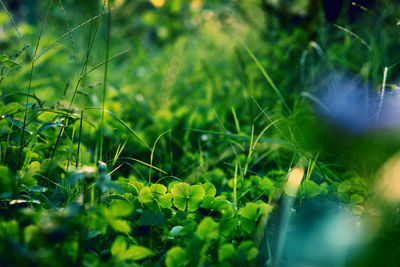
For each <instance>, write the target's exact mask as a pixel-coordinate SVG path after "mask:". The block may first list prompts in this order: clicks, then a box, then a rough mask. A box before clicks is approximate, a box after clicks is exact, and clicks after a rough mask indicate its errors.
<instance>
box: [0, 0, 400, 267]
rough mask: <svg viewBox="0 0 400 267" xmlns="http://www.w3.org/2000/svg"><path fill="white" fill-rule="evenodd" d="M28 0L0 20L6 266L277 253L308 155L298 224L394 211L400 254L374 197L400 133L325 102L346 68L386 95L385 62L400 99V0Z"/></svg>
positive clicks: (0, 192) (197, 262) (254, 262)
mask: <svg viewBox="0 0 400 267" xmlns="http://www.w3.org/2000/svg"><path fill="white" fill-rule="evenodd" d="M5 2H7V1H5ZM17 2H21V1H17ZM25 2H26V3H24V4H21V3H19V4H20V5H22V7H21V10H17V11H15V10H9V11H10V15H8V14H7V13H6V12H5V11H4V7H3V6H2V5H1V10H2V11H1V12H0V50H1V55H0V98H1V101H0V102H1V103H0V214H1V217H0V252H1V254H2V257H1V258H0V265H1V266H53V265H54V264H57V265H59V266H60V267H61V266H164V265H166V266H168V267H172V266H173V267H175V266H260V265H263V264H265V263H266V262H273V259H271V257H272V255H271V252H270V250H271V249H272V251H273V250H274V249H275V248H274V247H273V246H274V245H276V244H274V242H275V241H274V240H275V239H276V237H277V235H279V230H278V229H280V227H281V226H282V225H279V220H277V218H278V217H280V214H281V213H283V212H285V211H282V207H281V206H280V203H285V199H283V200H282V198H284V197H285V196H284V195H285V194H282V192H283V190H284V186H285V183H286V177H287V175H288V172H289V171H290V170H291V169H293V167H294V165H295V164H297V162H300V163H301V164H304V166H302V167H304V168H305V167H307V166H308V168H307V170H306V175H305V178H304V179H303V180H302V181H301V184H300V188H299V192H298V194H297V195H296V197H294V196H293V198H290V201H292V202H291V205H292V206H291V207H289V210H290V211H289V213H290V214H291V215H293V217H296V215H300V214H301V212H302V210H303V209H307V206H306V205H307V203H310V202H316V203H319V204H321V203H325V201H326V202H333V203H335V205H337V206H339V207H340V208H341V209H342V207H344V208H345V210H346V212H348V213H349V214H352V215H355V216H356V217H355V218H357V220H358V219H359V220H362V219H363V218H369V217H374V216H375V217H376V216H379V215H377V214H379V212H381V211H382V216H381V217H380V218H379V220H378V219H376V220H375V219H374V220H371V221H372V222H374V223H375V221H382V229H383V230H382V231H381V232H379V234H380V236H382V239H383V240H384V242H382V243H383V244H391V247H393V250H394V251H395V250H396V248H398V247H397V243H396V242H398V233H399V232H400V231H399V229H400V228H399V225H400V219H399V216H398V212H397V209H395V208H393V207H389V208H387V209H386V206H385V207H383V205H381V203H380V202H379V201H375V200H376V197H377V196H376V195H379V192H378V193H377V194H375V193H374V192H372V193H371V188H374V181H373V178H374V177H375V176H376V173H378V169H379V168H380V167H381V165H382V164H384V162H385V161H386V160H387V159H388V158H389V157H390V156H391V155H392V154H394V153H395V152H396V151H397V148H398V147H399V144H400V141H399V140H398V138H397V137H393V136H397V135H398V133H397V132H394V133H391V135H390V136H384V137H385V138H386V137H387V138H386V139H387V140H389V141H383V139H385V138H382V136H379V137H376V136H375V135H374V134H375V133H374V134H371V135H369V134H365V135H361V134H360V135H354V136H355V137H353V136H350V137H349V135H348V134H347V133H345V134H343V135H345V137H343V138H342V139H340V138H341V137H340V136H341V130H340V129H336V128H334V127H331V126H327V125H325V123H324V122H321V118H320V116H319V115H315V112H314V109H313V106H318V105H320V104H321V103H320V101H319V98H320V96H319V91H318V90H319V89H320V88H322V89H326V88H327V85H326V83H328V82H327V80H328V77H327V76H329V73H337V72H338V70H342V71H344V72H348V73H349V75H351V76H353V75H354V76H359V77H361V78H362V79H363V83H364V84H365V86H369V87H374V88H380V86H381V78H382V77H381V72H382V70H381V68H382V67H383V66H389V70H390V71H389V75H388V77H387V78H388V84H387V86H386V88H385V89H386V90H387V93H388V94H389V95H396V91H397V89H398V86H397V85H396V84H395V82H396V79H395V78H394V77H393V76H394V74H395V73H398V71H399V65H398V61H399V60H400V56H399V55H398V54H397V53H393V51H397V46H398V44H397V43H398V42H397V41H396V40H397V39H396V38H394V37H393V36H398V33H399V31H400V30H399V29H400V28H399V27H397V26H396V25H395V24H396V23H397V21H396V19H395V18H397V17H399V16H400V14H398V11H396V10H398V9H396V8H394V5H395V4H393V3H390V4H389V3H388V1H384V2H385V3H386V4H387V5H386V6H385V5H382V6H385V7H381V8H380V9H378V10H377V12H375V11H374V12H367V13H368V16H370V18H367V17H362V18H360V21H359V22H355V23H354V24H351V23H350V20H347V19H346V18H345V17H344V15H342V16H341V17H340V18H339V20H338V21H337V25H339V24H340V25H344V26H346V28H343V27H342V28H334V27H332V26H331V25H330V24H328V23H326V22H325V21H324V19H323V15H322V12H323V11H322V9H320V8H317V7H314V8H315V9H316V10H308V9H311V8H312V5H311V4H310V3H311V2H313V1H296V4H295V5H293V7H291V8H290V9H289V11H288V12H289V13H287V14H288V15H289V16H285V14H284V13H283V14H280V13H279V12H285V10H284V9H283V8H282V9H281V8H277V9H281V10H275V11H276V12H278V11H279V12H278V14H274V11H271V14H270V13H269V14H268V16H267V19H266V20H264V18H265V15H264V14H263V10H261V9H260V3H259V2H258V1H255V0H251V1H211V0H204V1H197V0H191V1H180V0H170V1H162V0H154V1H153V0H152V1H147V0H145V1H127V0H118V1H117V0H115V1H105V2H104V3H110V5H114V6H112V9H111V10H108V6H105V7H102V3H103V1H73V0H71V1H36V4H37V6H32V5H33V4H32V3H34V2H35V1H25ZM28 2H29V3H28ZM31 2H32V3H31ZM50 2H52V3H53V5H52V6H50V7H48V6H47V5H48V4H49V3H50ZM56 2H57V4H56ZM263 2H265V1H263ZM268 2H270V1H268ZM275 2H277V5H279V4H278V2H282V3H283V1H275ZM345 2H346V1H345ZM299 3H303V4H299ZM17 6H18V5H17ZM306 6H307V7H306ZM316 6H318V5H316ZM305 7H306V8H307V12H306V13H304V12H302V11H304V10H302V9H304V8H305ZM264 8H265V7H264ZM35 10H36V11H35ZM45 10H49V11H48V14H47V15H46V13H45ZM380 11H382V12H380ZM13 12H15V14H13ZM26 12H27V13H28V14H30V17H32V18H36V17H37V18H39V17H42V18H43V19H42V21H36V22H35V19H32V18H30V19H29V24H28V23H26V22H25V21H24V20H25V18H24V17H23V14H25V13H26ZM34 12H38V14H34ZM396 12H397V13H396ZM314 13H315V17H313V16H311V14H314ZM110 14H111V17H108V16H109V15H110ZM287 14H286V15H287ZM301 14H308V15H307V16H309V17H307V18H301ZM292 16H299V18H297V19H299V23H298V24H296V25H292V23H291V21H290V18H291V17H292ZM11 17H14V19H11ZM280 17H284V18H285V20H286V21H287V22H288V23H284V22H282V21H280ZM88 18H92V19H89V20H86V21H85V19H88ZM108 18H111V20H108ZM371 18H373V20H372V21H373V23H371ZM45 21H46V23H45V25H44V27H43V28H42V26H41V23H44V22H45ZM108 21H110V23H111V25H110V24H108ZM304 22H306V24H305V25H304ZM364 24H365V25H364ZM372 26H373V27H372ZM340 27H341V26H340ZM347 28H349V29H347ZM42 29H43V30H42ZM108 29H111V32H112V34H111V40H110V47H108V46H107V48H106V47H105V46H106V45H105V42H103V41H102V38H103V37H104V35H105V33H106V32H107V31H108ZM265 29H268V31H265ZM343 29H347V31H345V30H343ZM350 30H351V31H350ZM352 31H354V32H355V33H357V35H354V33H353V34H350V32H351V33H352ZM358 35H359V36H358ZM355 36H358V37H359V38H355ZM360 39H361V40H363V42H360ZM364 39H365V40H364ZM36 44H37V46H36ZM366 44H367V45H366ZM36 49H37V51H36V52H35V50H36ZM105 50H106V51H107V53H106V54H109V55H110V58H107V59H106V58H104V54H105V53H104V52H105ZM125 50H128V52H127V53H125V52H124V51H125ZM38 55H40V56H38ZM106 63H107V64H106ZM106 73H107V74H106ZM327 74H328V75H327ZM389 81H390V83H389ZM343 87H344V89H345V86H343ZM389 87H390V88H389ZM102 89H104V91H103V90H102ZM103 93H104V95H103ZM370 94H371V95H372V94H373V92H370ZM103 102H104V107H103V105H102V104H103ZM314 102H315V103H314ZM318 108H319V106H318ZM318 108H316V109H315V110H318ZM326 132H329V134H326ZM332 132H333V134H332ZM338 132H339V133H338ZM336 135H337V136H336ZM377 135H379V134H377ZM392 135H393V136H392ZM335 138H338V139H335ZM331 139H332V140H333V141H329V140H331ZM347 139H349V140H347ZM347 141H348V142H347ZM149 144H154V146H153V147H152V148H151V147H150V146H149ZM299 159H301V160H299ZM301 164H300V165H301ZM321 205H322V204H321ZM375 210H379V212H375ZM289 217H290V216H289ZM375 217H374V218H375ZM388 218H389V219H388ZM283 226H284V225H283ZM372 226H373V227H375V228H376V229H378V227H377V226H376V225H375V224H372ZM372 226H371V228H373V227H372ZM376 229H375V230H376ZM290 230H291V229H290ZM375 230H374V231H375ZM282 231H283V230H282ZM376 231H379V230H376ZM288 232H290V231H288ZM368 238H370V237H368ZM368 240H372V238H370V239H368ZM371 242H372V241H371ZM371 247H372V245H371ZM378 247H379V246H378ZM379 248H380V247H379ZM371 250H373V248H371ZM384 251H385V250H384ZM378 254H379V253H378ZM321 255H322V254H321ZM371 255H374V254H373V253H371ZM371 257H372V256H371ZM390 257H393V255H389V256H388V262H390V261H391V258H390ZM394 257H397V254H394ZM368 259H369V258H368ZM371 262H372V261H371ZM385 263H386V262H384V261H382V262H380V263H379V264H374V265H375V266H379V265H382V266H385V265H388V266H391V265H393V266H396V264H385ZM390 263H392V262H390ZM396 263H397V262H396ZM350 265H352V264H350ZM356 265H357V264H354V266H356ZM397 265H399V264H397ZM352 266H353V265H352Z"/></svg>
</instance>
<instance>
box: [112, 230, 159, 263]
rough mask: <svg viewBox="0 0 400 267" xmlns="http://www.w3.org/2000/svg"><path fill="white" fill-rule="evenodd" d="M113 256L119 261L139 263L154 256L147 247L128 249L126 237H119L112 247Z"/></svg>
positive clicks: (134, 246)
mask: <svg viewBox="0 0 400 267" xmlns="http://www.w3.org/2000/svg"><path fill="white" fill-rule="evenodd" d="M111 255H113V256H114V257H116V258H118V259H119V260H133V261H137V260H142V259H145V258H147V257H149V256H150V255H152V252H151V250H150V249H148V248H146V247H142V246H137V245H131V246H129V248H128V247H127V244H126V241H125V239H124V237H123V236H117V238H116V239H115V240H114V243H113V244H112V246H111Z"/></svg>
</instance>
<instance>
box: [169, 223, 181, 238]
mask: <svg viewBox="0 0 400 267" xmlns="http://www.w3.org/2000/svg"><path fill="white" fill-rule="evenodd" d="M182 229H183V226H182V225H177V226H174V227H172V229H171V231H170V234H171V236H179V235H180V234H179V232H180V231H181V230H182Z"/></svg>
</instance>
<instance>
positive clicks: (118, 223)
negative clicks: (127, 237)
mask: <svg viewBox="0 0 400 267" xmlns="http://www.w3.org/2000/svg"><path fill="white" fill-rule="evenodd" d="M108 223H109V224H110V226H111V227H112V228H113V229H114V230H115V231H117V232H120V233H124V234H129V232H130V231H131V227H130V226H129V224H128V222H127V221H125V220H120V219H110V220H109V221H108Z"/></svg>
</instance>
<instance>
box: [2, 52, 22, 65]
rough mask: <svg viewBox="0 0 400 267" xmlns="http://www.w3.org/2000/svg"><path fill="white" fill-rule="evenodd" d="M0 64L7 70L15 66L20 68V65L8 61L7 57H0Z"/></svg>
mask: <svg viewBox="0 0 400 267" xmlns="http://www.w3.org/2000/svg"><path fill="white" fill-rule="evenodd" d="M0 63H3V64H4V65H6V66H7V68H12V67H15V66H19V67H21V65H19V64H18V63H17V62H15V61H13V60H11V59H9V57H8V56H7V55H4V54H3V55H0Z"/></svg>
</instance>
